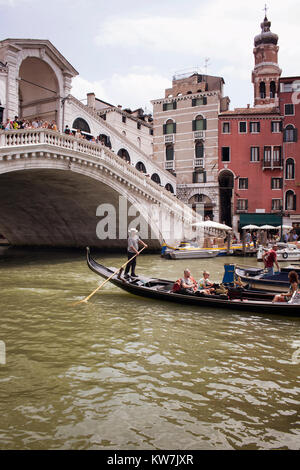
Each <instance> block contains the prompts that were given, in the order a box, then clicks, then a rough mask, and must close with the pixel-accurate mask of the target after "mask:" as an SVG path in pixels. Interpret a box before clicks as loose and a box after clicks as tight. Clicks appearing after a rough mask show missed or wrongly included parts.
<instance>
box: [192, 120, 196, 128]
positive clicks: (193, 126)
mask: <svg viewBox="0 0 300 470" xmlns="http://www.w3.org/2000/svg"><path fill="white" fill-rule="evenodd" d="M192 130H193V131H195V130H196V121H195V120H194V121H192Z"/></svg>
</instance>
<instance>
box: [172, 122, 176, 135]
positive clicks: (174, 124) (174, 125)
mask: <svg viewBox="0 0 300 470" xmlns="http://www.w3.org/2000/svg"><path fill="white" fill-rule="evenodd" d="M173 134H176V122H174V123H173Z"/></svg>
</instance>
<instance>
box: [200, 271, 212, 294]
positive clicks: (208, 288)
mask: <svg viewBox="0 0 300 470" xmlns="http://www.w3.org/2000/svg"><path fill="white" fill-rule="evenodd" d="M198 291H199V292H203V293H204V294H208V295H210V294H214V293H215V288H214V283H213V282H211V281H210V279H209V272H208V271H203V278H202V279H200V281H199V283H198Z"/></svg>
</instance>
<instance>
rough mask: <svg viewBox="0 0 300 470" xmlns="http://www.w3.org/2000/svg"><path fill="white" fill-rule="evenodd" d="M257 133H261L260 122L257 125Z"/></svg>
mask: <svg viewBox="0 0 300 470" xmlns="http://www.w3.org/2000/svg"><path fill="white" fill-rule="evenodd" d="M257 132H260V122H258V123H257Z"/></svg>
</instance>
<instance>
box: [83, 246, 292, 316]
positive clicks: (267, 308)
mask: <svg viewBox="0 0 300 470" xmlns="http://www.w3.org/2000/svg"><path fill="white" fill-rule="evenodd" d="M87 264H88V266H89V268H90V269H91V270H92V271H93V272H95V273H96V274H97V275H99V276H101V277H103V278H104V279H108V278H109V277H110V276H112V275H113V273H114V271H115V268H108V267H106V266H104V265H102V264H99V263H98V262H96V261H95V260H94V259H93V258H92V257H91V256H90V251H89V249H87ZM110 282H111V283H112V284H114V285H115V286H117V287H119V288H121V289H122V290H125V291H126V292H129V293H131V294H134V295H137V296H141V297H148V298H152V299H156V300H159V301H169V302H175V303H180V304H185V305H194V306H197V307H209V308H221V309H231V310H239V311H245V312H255V313H262V314H267V315H268V314H280V315H282V314H283V315H285V316H286V315H291V316H300V305H297V304H294V303H288V302H277V303H272V301H271V300H270V297H269V298H268V299H266V298H265V299H264V300H261V298H262V297H261V296H259V294H257V297H255V296H253V292H252V297H251V298H246V297H244V298H235V299H232V298H230V296H228V295H225V294H220V295H205V294H203V293H195V294H187V293H178V292H173V291H172V287H173V284H174V281H173V280H167V279H157V278H151V277H144V276H140V277H137V278H131V277H130V278H129V279H124V278H123V277H122V275H120V274H117V273H116V274H115V275H114V276H112V277H111V279H110Z"/></svg>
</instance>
